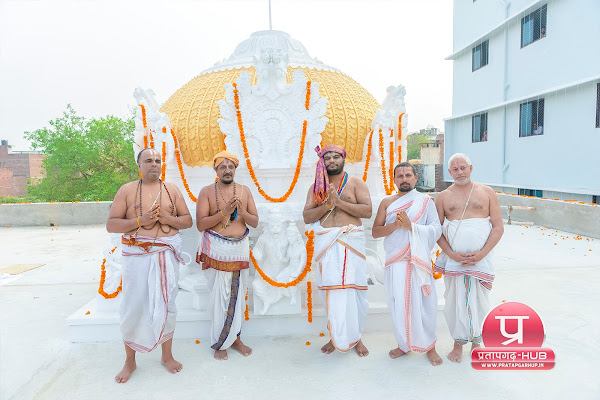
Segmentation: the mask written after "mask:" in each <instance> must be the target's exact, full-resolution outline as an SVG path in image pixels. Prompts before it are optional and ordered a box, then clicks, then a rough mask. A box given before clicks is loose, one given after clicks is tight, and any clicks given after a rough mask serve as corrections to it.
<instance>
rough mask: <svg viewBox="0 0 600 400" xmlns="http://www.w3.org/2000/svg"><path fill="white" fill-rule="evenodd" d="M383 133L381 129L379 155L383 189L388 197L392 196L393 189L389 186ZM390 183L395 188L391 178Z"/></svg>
mask: <svg viewBox="0 0 600 400" xmlns="http://www.w3.org/2000/svg"><path fill="white" fill-rule="evenodd" d="M383 147H384V146H383V133H382V132H381V128H379V155H380V156H381V175H382V176H383V188H384V189H385V193H386V194H387V195H390V194H392V189H393V187H392V188H390V187H389V186H388V177H387V174H388V173H387V172H386V170H385V158H384V155H383V154H384V149H383ZM390 181H391V182H390V183H391V185H392V186H393V185H394V181H393V180H392V179H391V178H390Z"/></svg>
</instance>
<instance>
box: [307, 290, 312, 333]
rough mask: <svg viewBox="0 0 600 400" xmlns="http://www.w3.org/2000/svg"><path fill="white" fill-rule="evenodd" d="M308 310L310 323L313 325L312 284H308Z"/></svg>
mask: <svg viewBox="0 0 600 400" xmlns="http://www.w3.org/2000/svg"><path fill="white" fill-rule="evenodd" d="M306 309H307V310H308V322H310V323H312V282H311V281H308V282H306Z"/></svg>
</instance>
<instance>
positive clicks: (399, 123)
mask: <svg viewBox="0 0 600 400" xmlns="http://www.w3.org/2000/svg"><path fill="white" fill-rule="evenodd" d="M403 115H404V113H402V114H400V116H398V142H400V141H401V140H402V116H403ZM398 162H399V163H400V162H402V146H398Z"/></svg>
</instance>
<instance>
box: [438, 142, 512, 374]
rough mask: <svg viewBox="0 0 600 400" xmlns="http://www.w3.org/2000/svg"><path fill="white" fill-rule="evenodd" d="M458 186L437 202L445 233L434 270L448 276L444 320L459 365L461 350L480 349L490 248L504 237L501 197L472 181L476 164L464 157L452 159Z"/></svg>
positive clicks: (490, 280)
mask: <svg viewBox="0 0 600 400" xmlns="http://www.w3.org/2000/svg"><path fill="white" fill-rule="evenodd" d="M448 166H449V168H448V172H449V173H450V175H451V176H452V178H454V184H453V185H452V186H450V187H449V188H448V189H446V190H444V191H443V192H441V193H440V194H439V195H438V197H437V199H436V207H437V210H438V215H439V218H440V221H442V223H443V230H442V232H443V235H442V237H440V239H439V241H438V244H439V245H440V247H441V249H442V251H443V252H442V253H441V254H440V255H439V257H438V258H437V260H436V262H435V269H436V270H437V271H439V272H441V273H442V274H444V283H445V286H446V292H445V294H444V297H445V300H446V304H445V306H444V316H445V317H446V322H447V324H448V328H449V329H450V334H451V335H452V338H453V339H454V348H453V350H452V351H451V352H450V353H449V354H448V359H449V360H450V361H453V362H461V360H462V346H464V345H466V344H467V343H471V349H475V348H477V347H479V346H480V345H481V329H482V327H483V321H484V319H485V317H486V315H487V313H488V312H489V310H490V304H489V292H490V290H491V289H492V283H493V282H494V277H495V270H494V264H493V262H492V249H493V248H494V247H495V246H496V244H498V242H499V241H500V238H501V237H502V234H503V233H504V223H503V221H502V214H501V211H500V202H499V200H498V196H496V193H495V192H494V190H493V189H492V188H490V187H489V186H485V185H482V184H479V183H476V182H473V181H471V173H472V171H473V166H472V165H471V160H470V159H469V157H468V156H466V155H465V154H461V153H457V154H454V155H453V156H452V157H450V160H449V161H448Z"/></svg>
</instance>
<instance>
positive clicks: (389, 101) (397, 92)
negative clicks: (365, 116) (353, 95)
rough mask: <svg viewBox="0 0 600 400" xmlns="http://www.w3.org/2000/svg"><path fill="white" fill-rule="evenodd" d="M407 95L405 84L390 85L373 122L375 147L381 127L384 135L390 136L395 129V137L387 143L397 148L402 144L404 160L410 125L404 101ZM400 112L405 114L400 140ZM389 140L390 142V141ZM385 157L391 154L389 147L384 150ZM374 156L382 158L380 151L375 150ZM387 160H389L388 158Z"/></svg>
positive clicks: (403, 159)
mask: <svg viewBox="0 0 600 400" xmlns="http://www.w3.org/2000/svg"><path fill="white" fill-rule="evenodd" d="M405 95H406V89H405V88H404V86H403V85H398V86H389V87H388V88H387V95H386V97H385V99H384V100H383V103H381V107H382V109H381V110H378V111H377V112H376V113H375V117H374V118H373V121H372V122H371V129H373V131H374V135H373V140H374V143H373V144H372V146H373V148H374V149H375V148H377V143H378V142H377V140H378V138H377V137H376V136H375V134H379V129H381V130H382V133H383V137H384V138H389V137H390V130H392V129H393V130H394V137H393V140H392V141H388V140H386V143H387V145H388V146H389V145H392V146H394V148H395V149H397V148H398V146H402V161H406V152H407V148H406V143H407V142H406V137H407V135H408V131H407V130H406V129H407V127H408V115H407V114H406V104H405V103H404V96H405ZM400 114H404V115H403V116H402V120H401V126H402V139H401V140H398V118H399V117H400ZM388 142H389V143H388ZM384 154H385V157H386V158H387V155H388V154H389V150H388V148H386V150H385V151H384ZM373 156H374V159H375V161H376V162H377V161H378V160H380V159H381V157H380V155H379V152H377V151H374V152H373ZM386 161H389V160H387V159H386Z"/></svg>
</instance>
